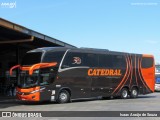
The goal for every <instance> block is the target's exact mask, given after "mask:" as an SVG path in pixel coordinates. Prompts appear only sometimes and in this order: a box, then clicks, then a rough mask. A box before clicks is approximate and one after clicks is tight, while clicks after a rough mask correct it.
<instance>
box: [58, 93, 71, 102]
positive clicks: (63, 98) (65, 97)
mask: <svg viewBox="0 0 160 120" xmlns="http://www.w3.org/2000/svg"><path fill="white" fill-rule="evenodd" d="M69 101H70V94H69V92H68V91H67V90H62V91H60V93H59V95H58V100H57V102H58V103H68V102H69Z"/></svg>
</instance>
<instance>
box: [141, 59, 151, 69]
mask: <svg viewBox="0 0 160 120" xmlns="http://www.w3.org/2000/svg"><path fill="white" fill-rule="evenodd" d="M153 61H154V60H153V58H151V57H143V58H142V65H141V67H142V68H151V67H153V63H154V62H153Z"/></svg>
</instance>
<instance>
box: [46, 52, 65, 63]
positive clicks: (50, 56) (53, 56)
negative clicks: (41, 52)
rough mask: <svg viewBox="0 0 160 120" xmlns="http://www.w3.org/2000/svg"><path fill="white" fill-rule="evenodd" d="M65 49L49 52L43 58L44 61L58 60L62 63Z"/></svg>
mask: <svg viewBox="0 0 160 120" xmlns="http://www.w3.org/2000/svg"><path fill="white" fill-rule="evenodd" d="M63 54H64V51H58V52H48V53H46V55H45V56H44V58H43V62H57V63H58V64H59V63H60V61H61V59H62V57H63Z"/></svg>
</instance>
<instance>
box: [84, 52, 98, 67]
mask: <svg viewBox="0 0 160 120" xmlns="http://www.w3.org/2000/svg"><path fill="white" fill-rule="evenodd" d="M84 60H85V66H89V67H98V54H84Z"/></svg>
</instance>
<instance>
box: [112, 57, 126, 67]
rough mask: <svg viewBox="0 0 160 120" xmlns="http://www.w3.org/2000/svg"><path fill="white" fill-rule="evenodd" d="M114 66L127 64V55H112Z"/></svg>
mask: <svg viewBox="0 0 160 120" xmlns="http://www.w3.org/2000/svg"><path fill="white" fill-rule="evenodd" d="M112 60H113V67H114V68H122V67H124V68H125V67H126V66H125V63H126V62H125V57H124V56H122V55H112Z"/></svg>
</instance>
